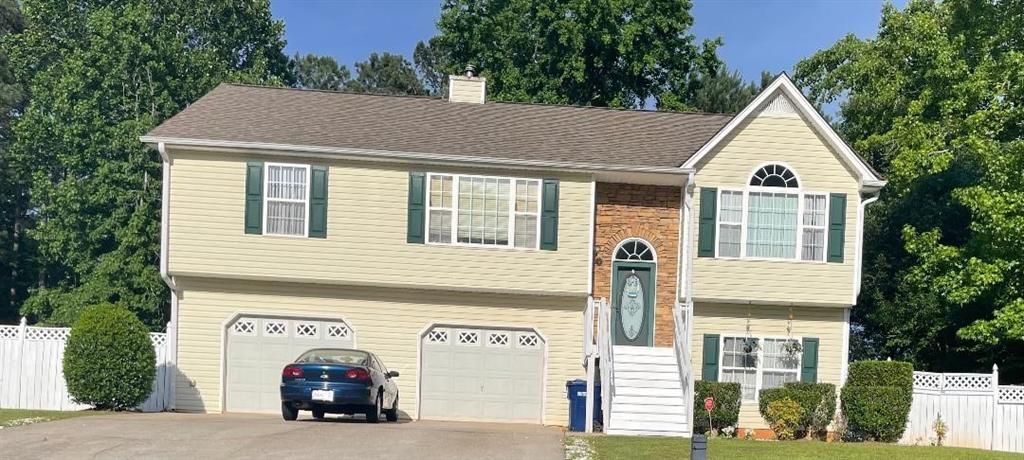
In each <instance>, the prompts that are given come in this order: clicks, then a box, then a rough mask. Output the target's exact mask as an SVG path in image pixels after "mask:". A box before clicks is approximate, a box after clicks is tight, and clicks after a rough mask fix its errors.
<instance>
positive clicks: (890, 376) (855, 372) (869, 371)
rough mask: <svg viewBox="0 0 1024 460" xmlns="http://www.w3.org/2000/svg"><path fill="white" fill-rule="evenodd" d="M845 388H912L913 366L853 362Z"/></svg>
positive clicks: (898, 363) (904, 363) (866, 361)
mask: <svg viewBox="0 0 1024 460" xmlns="http://www.w3.org/2000/svg"><path fill="white" fill-rule="evenodd" d="M846 386H855V387H859V386H863V387H871V386H875V387H906V388H909V389H911V390H913V388H914V365H913V364H910V363H906V362H902V361H872V360H865V361H854V362H852V363H850V370H849V372H848V375H847V377H846Z"/></svg>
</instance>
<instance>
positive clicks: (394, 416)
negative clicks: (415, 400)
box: [384, 394, 398, 422]
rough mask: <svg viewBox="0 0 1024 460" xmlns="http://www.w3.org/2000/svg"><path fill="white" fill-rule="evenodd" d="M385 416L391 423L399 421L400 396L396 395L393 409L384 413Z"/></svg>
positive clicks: (392, 405)
mask: <svg viewBox="0 0 1024 460" xmlns="http://www.w3.org/2000/svg"><path fill="white" fill-rule="evenodd" d="M384 415H385V416H387V418H388V421H389V422H397V421H398V395H397V394H396V395H395V402H393V403H391V408H390V409H388V410H386V411H384Z"/></svg>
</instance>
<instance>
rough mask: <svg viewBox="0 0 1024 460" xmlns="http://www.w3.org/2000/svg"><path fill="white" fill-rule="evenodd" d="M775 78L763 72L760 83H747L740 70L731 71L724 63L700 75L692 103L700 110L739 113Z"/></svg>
mask: <svg viewBox="0 0 1024 460" xmlns="http://www.w3.org/2000/svg"><path fill="white" fill-rule="evenodd" d="M773 78H775V76H774V75H772V74H771V73H770V72H762V73H761V81H760V82H759V83H754V82H749V83H745V82H744V81H743V77H742V76H740V72H739V71H738V70H737V71H733V72H729V69H728V68H726V67H725V65H723V66H722V67H721V68H720V69H718V71H717V72H716V73H714V74H710V75H700V76H699V77H698V84H697V86H696V88H697V89H696V90H695V91H694V94H693V101H692V103H691V105H692V106H693V108H694V109H696V110H697V111H700V112H710V113H738V112H739V111H741V110H743V108H744V107H746V106H747V104H748V103H750V101H752V100H753V99H754V97H755V96H757V93H759V92H760V91H761V89H763V88H764V87H765V86H768V84H769V83H771V81H772V79H773Z"/></svg>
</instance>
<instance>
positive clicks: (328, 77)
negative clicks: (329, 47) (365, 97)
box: [289, 53, 352, 91]
mask: <svg viewBox="0 0 1024 460" xmlns="http://www.w3.org/2000/svg"><path fill="white" fill-rule="evenodd" d="M289 68H290V69H291V71H292V73H293V75H294V76H293V78H294V80H295V86H296V87H299V88H306V89H324V90H330V91H341V90H342V89H345V83H346V82H347V81H348V80H349V79H350V78H352V74H351V73H350V72H349V71H348V67H345V66H344V65H339V64H338V61H336V60H334V58H333V57H330V56H317V55H315V54H313V53H309V54H306V55H305V56H300V55H299V54H298V53H295V57H293V58H292V60H291V62H290V63H289Z"/></svg>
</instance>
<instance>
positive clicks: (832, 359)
mask: <svg viewBox="0 0 1024 460" xmlns="http://www.w3.org/2000/svg"><path fill="white" fill-rule="evenodd" d="M843 312H844V309H843V308H821V307H805V308H793V332H792V334H793V338H796V339H799V338H802V337H817V338H818V341H819V342H818V346H819V348H818V382H819V383H832V384H835V385H836V387H837V389H838V386H839V379H840V375H841V372H842V366H843V329H844V327H845V324H844V322H843ZM748 314H749V315H750V335H751V337H768V338H775V337H778V338H784V337H786V324H787V323H788V318H789V308H788V307H779V306H764V305H724V304H705V303H697V304H696V305H695V307H694V314H693V343H692V346H693V354H692V357H693V369H694V372H695V377H696V380H701V379H703V376H702V367H703V366H702V364H703V356H704V334H719V335H720V336H721V337H727V336H728V337H745V336H746V334H747V315H748ZM719 368H721V357H719ZM739 428H755V429H756V428H768V425H767V424H766V423H765V422H764V420H763V419H762V418H761V414H760V412H758V408H757V402H756V401H744V402H743V403H742V404H741V405H740V420H739Z"/></svg>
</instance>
